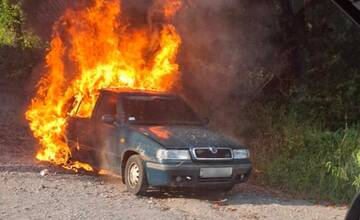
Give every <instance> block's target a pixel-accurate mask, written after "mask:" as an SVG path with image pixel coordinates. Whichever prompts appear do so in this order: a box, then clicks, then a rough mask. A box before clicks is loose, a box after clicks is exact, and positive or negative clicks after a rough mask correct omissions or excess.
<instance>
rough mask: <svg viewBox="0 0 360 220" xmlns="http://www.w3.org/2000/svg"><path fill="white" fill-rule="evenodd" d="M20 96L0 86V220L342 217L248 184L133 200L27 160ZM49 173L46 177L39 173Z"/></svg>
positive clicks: (112, 181)
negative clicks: (221, 190)
mask: <svg viewBox="0 0 360 220" xmlns="http://www.w3.org/2000/svg"><path fill="white" fill-rule="evenodd" d="M23 97H24V96H23V94H21V93H16V92H9V90H7V89H3V90H1V88H0V102H1V105H0V125H1V126H0V219H284V220H285V219H286V220H287V219H343V218H344V215H345V213H346V207H331V206H329V207H326V206H324V205H317V204H314V203H312V202H310V201H304V200H294V199H287V198H288V196H287V195H285V194H282V193H278V192H275V191H273V190H270V189H266V188H262V187H258V186H255V185H251V184H243V185H240V186H238V187H236V188H235V189H234V190H233V191H232V192H230V193H228V194H215V195H214V194H211V193H210V192H209V194H207V195H202V196H201V195H192V194H187V193H179V192H171V193H160V192H152V193H150V194H149V196H148V197H136V196H133V195H130V194H129V193H127V192H126V187H125V186H124V185H123V184H122V183H121V179H120V178H117V177H111V176H95V175H84V174H75V173H72V172H68V171H64V170H62V169H59V168H56V167H53V166H50V165H48V164H43V163H39V162H38V161H36V160H34V159H33V154H34V147H35V146H36V142H35V141H34V140H33V139H32V138H31V135H30V133H29V131H28V128H27V126H26V123H25V121H24V119H23V111H24V107H21V106H24V103H26V102H27V100H25V99H24V98H23ZM43 169H48V170H49V175H46V176H41V175H40V174H39V172H40V171H41V170H43Z"/></svg>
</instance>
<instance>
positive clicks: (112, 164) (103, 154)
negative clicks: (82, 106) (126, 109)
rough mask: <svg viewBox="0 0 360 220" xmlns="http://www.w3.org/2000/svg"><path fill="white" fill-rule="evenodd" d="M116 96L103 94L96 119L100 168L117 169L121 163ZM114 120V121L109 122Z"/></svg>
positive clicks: (96, 145)
mask: <svg viewBox="0 0 360 220" xmlns="http://www.w3.org/2000/svg"><path fill="white" fill-rule="evenodd" d="M117 102H118V98H117V96H116V94H112V93H103V94H102V95H101V100H100V103H99V106H98V107H97V109H96V112H95V117H94V119H93V120H94V124H95V129H94V135H95V143H94V146H95V148H96V149H97V155H98V156H97V159H98V165H99V167H101V168H103V169H110V170H112V169H114V168H115V169H116V167H117V164H118V162H119V158H118V155H119V152H118V139H119V132H118V130H119V124H118V116H117V115H118V113H117ZM111 118H113V120H109V119H111Z"/></svg>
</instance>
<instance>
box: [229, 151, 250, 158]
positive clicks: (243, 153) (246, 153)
mask: <svg viewBox="0 0 360 220" xmlns="http://www.w3.org/2000/svg"><path fill="white" fill-rule="evenodd" d="M233 157H234V159H247V158H249V157H250V152H249V150H248V149H235V150H233Z"/></svg>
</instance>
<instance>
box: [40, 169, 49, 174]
mask: <svg viewBox="0 0 360 220" xmlns="http://www.w3.org/2000/svg"><path fill="white" fill-rule="evenodd" d="M47 175H49V170H48V169H44V170H42V171H40V176H47Z"/></svg>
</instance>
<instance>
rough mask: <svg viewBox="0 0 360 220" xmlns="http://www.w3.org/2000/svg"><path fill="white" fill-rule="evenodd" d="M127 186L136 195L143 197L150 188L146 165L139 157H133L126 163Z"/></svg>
mask: <svg viewBox="0 0 360 220" xmlns="http://www.w3.org/2000/svg"><path fill="white" fill-rule="evenodd" d="M125 184H126V187H127V189H128V190H129V191H130V192H131V193H133V194H135V195H143V194H145V193H146V190H147V188H148V184H147V180H146V172H145V168H144V163H143V161H142V160H141V157H140V156H139V155H133V156H131V157H130V158H129V159H128V161H127V162H126V167H125Z"/></svg>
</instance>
